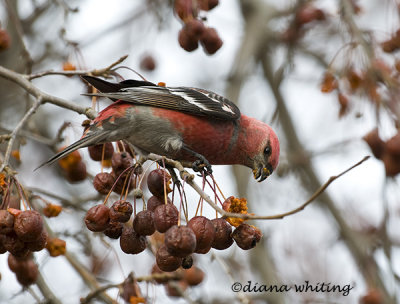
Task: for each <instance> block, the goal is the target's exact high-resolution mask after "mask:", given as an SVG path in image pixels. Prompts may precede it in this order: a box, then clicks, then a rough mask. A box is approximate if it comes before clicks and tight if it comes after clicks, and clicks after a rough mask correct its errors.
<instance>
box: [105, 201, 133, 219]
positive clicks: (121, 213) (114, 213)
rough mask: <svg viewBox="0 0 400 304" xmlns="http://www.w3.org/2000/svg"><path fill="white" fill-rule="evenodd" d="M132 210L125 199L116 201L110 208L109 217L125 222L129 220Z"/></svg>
mask: <svg viewBox="0 0 400 304" xmlns="http://www.w3.org/2000/svg"><path fill="white" fill-rule="evenodd" d="M132 212H133V207H132V204H131V203H130V202H127V201H125V200H119V201H116V202H115V203H114V204H112V206H111V208H110V219H111V220H113V221H116V222H121V223H125V222H127V221H129V219H130V218H131V215H132Z"/></svg>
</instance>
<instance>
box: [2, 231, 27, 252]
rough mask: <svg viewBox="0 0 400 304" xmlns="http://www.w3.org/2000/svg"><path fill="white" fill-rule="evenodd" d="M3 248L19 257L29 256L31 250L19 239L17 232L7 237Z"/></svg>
mask: <svg viewBox="0 0 400 304" xmlns="http://www.w3.org/2000/svg"><path fill="white" fill-rule="evenodd" d="M3 246H4V248H5V249H6V250H7V251H8V252H10V253H11V254H13V255H15V256H17V257H25V256H27V255H28V254H29V249H28V248H27V247H26V246H25V243H24V242H23V241H22V240H20V239H19V238H18V236H17V235H16V234H15V232H12V233H9V234H6V235H5V238H4V239H3Z"/></svg>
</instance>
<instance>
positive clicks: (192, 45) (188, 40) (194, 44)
mask: <svg viewBox="0 0 400 304" xmlns="http://www.w3.org/2000/svg"><path fill="white" fill-rule="evenodd" d="M178 42H179V45H180V46H181V47H182V48H183V49H184V50H185V51H187V52H193V51H194V50H196V49H197V48H198V47H199V41H198V39H196V38H194V37H192V36H190V35H189V33H188V31H187V29H186V28H185V27H184V28H182V29H181V30H180V31H179V34H178Z"/></svg>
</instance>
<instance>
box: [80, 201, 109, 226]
mask: <svg viewBox="0 0 400 304" xmlns="http://www.w3.org/2000/svg"><path fill="white" fill-rule="evenodd" d="M109 222H110V209H109V208H108V207H107V206H105V205H103V204H100V205H96V206H93V207H92V208H90V209H89V210H88V212H87V213H86V216H85V224H86V227H87V228H88V229H89V230H90V231H93V232H102V231H104V230H106V229H107V228H108V224H109Z"/></svg>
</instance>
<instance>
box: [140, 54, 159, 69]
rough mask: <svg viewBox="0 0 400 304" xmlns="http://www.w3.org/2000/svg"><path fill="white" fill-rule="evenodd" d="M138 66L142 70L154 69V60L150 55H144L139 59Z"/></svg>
mask: <svg viewBox="0 0 400 304" xmlns="http://www.w3.org/2000/svg"><path fill="white" fill-rule="evenodd" d="M140 68H141V69H142V70H144V71H154V69H155V68H156V61H155V60H154V57H153V56H151V55H146V56H144V57H143V58H142V60H141V61H140Z"/></svg>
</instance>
